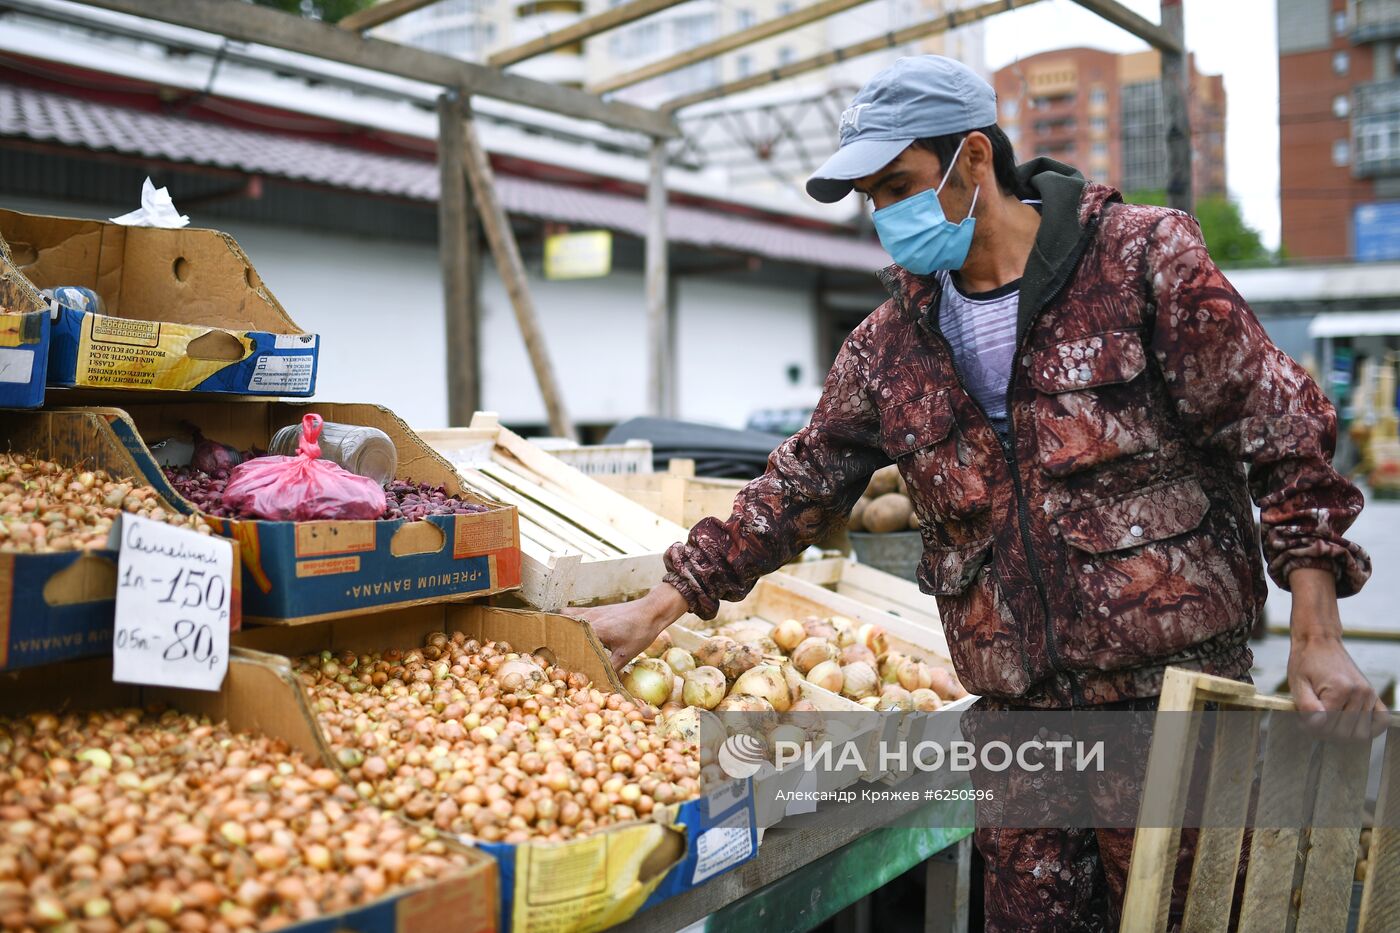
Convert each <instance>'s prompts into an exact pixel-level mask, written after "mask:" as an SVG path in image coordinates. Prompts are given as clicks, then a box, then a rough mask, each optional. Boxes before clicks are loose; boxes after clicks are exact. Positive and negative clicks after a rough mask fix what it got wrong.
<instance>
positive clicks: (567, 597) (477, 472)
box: [419, 412, 685, 611]
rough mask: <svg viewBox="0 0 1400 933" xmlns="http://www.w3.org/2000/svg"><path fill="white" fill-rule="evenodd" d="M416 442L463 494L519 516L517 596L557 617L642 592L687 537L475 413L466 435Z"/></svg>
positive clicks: (427, 434)
mask: <svg viewBox="0 0 1400 933" xmlns="http://www.w3.org/2000/svg"><path fill="white" fill-rule="evenodd" d="M419 436H420V437H422V438H423V440H424V441H426V442H427V443H428V444H430V445H431V446H432V447H434V448H435V449H436V450H438V451H439V452H440V453H442V454H443V455H444V456H445V457H447V459H448V460H450V461H452V463H453V464H454V465H455V466H456V467H457V472H458V473H459V474H461V476H462V479H463V481H464V482H465V483H466V485H468V486H470V487H471V488H472V489H474V490H475V491H477V492H479V493H481V494H482V495H485V496H487V497H489V498H492V499H495V500H497V501H499V502H505V503H508V504H510V505H514V506H515V507H516V509H517V510H518V512H519V515H520V550H521V554H522V557H523V567H522V582H521V596H522V598H523V599H524V600H525V602H527V603H528V604H529V605H530V606H532V607H534V608H536V609H542V610H546V611H557V610H559V609H562V608H563V607H565V606H580V605H587V604H589V603H596V602H602V601H608V600H617V599H621V598H624V597H628V596H635V595H639V594H641V593H644V592H646V591H647V590H648V589H650V588H651V587H652V586H655V585H656V584H657V583H659V582H661V577H662V576H663V575H664V573H665V571H664V567H663V565H662V561H661V556H662V554H663V552H664V551H665V550H666V548H667V547H669V546H670V545H671V544H673V543H674V542H676V541H679V540H681V539H682V538H684V537H685V529H683V528H681V527H680V526H679V525H676V524H674V523H672V522H669V521H667V520H665V519H664V518H662V517H660V516H658V515H656V514H654V513H652V512H649V511H647V510H646V509H644V508H642V507H641V506H639V505H637V504H636V503H635V502H633V501H631V500H630V499H628V498H627V497H626V496H624V495H622V494H620V493H617V492H614V491H613V490H611V489H609V488H608V487H606V486H604V485H603V484H602V483H599V482H598V481H597V480H596V479H593V478H592V477H589V476H585V475H584V474H583V473H581V472H579V471H578V470H576V469H574V468H573V467H570V466H568V465H566V464H564V463H563V462H562V461H560V460H559V459H557V458H555V457H553V456H551V455H550V454H549V453H548V452H546V451H545V450H543V449H542V448H540V447H537V446H535V445H534V444H532V443H530V442H529V441H527V440H525V439H524V438H522V437H520V436H519V435H518V434H515V433H514V432H513V431H510V430H509V429H507V428H505V427H503V426H502V425H501V423H500V421H499V420H498V419H497V418H496V416H495V415H494V414H492V413H490V412H477V414H476V415H475V417H473V418H472V423H471V427H468V428H445V429H439V430H431V431H421V432H419Z"/></svg>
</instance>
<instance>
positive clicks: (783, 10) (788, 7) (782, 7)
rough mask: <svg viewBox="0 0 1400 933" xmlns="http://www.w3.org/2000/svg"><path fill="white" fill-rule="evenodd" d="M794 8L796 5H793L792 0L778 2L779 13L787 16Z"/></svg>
mask: <svg viewBox="0 0 1400 933" xmlns="http://www.w3.org/2000/svg"><path fill="white" fill-rule="evenodd" d="M794 9H796V7H794V6H793V4H792V0H782V2H781V3H779V4H778V15H779V16H787V15H788V14H789V13H791V12H792V11H793V10H794Z"/></svg>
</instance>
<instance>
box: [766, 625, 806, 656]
mask: <svg viewBox="0 0 1400 933" xmlns="http://www.w3.org/2000/svg"><path fill="white" fill-rule="evenodd" d="M806 637H807V630H806V629H804V628H803V627H802V623H801V622H799V621H797V620H796V619H787V620H785V621H783V622H779V623H778V625H777V626H775V627H774V629H773V641H774V643H775V644H777V646H778V648H779V649H780V650H781V651H782V652H783V653H784V654H791V653H792V651H793V649H795V648H796V647H797V646H798V645H800V644H802V641H803V639H805V638H806Z"/></svg>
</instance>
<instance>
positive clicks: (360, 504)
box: [224, 415, 386, 522]
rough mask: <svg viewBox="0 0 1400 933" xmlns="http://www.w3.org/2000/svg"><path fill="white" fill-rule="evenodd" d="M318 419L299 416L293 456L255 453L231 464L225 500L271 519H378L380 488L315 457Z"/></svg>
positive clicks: (239, 509)
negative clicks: (299, 426)
mask: <svg viewBox="0 0 1400 933" xmlns="http://www.w3.org/2000/svg"><path fill="white" fill-rule="evenodd" d="M321 424H322V420H321V416H320V415H307V416H305V417H304V418H302V419H301V443H300V444H298V445H297V455H296V456H295V457H258V458H256V459H253V460H249V461H248V462H246V463H241V464H239V465H238V466H236V467H234V468H233V472H231V473H230V474H229V478H228V485H227V486H225V487H224V505H226V506H228V507H229V508H231V509H233V510H234V511H235V512H237V513H238V514H240V515H247V516H251V517H253V518H265V519H268V520H269V521H274V522H285V521H293V522H306V521H313V520H318V519H319V520H325V519H354V518H381V517H382V516H383V515H384V510H385V507H386V502H385V500H384V487H382V486H380V485H379V484H378V483H376V482H375V481H374V480H372V479H370V478H369V477H366V476H357V475H356V474H354V473H351V472H349V471H348V470H346V469H344V468H343V467H341V466H340V465H339V464H337V463H332V462H331V461H329V460H320V459H318V458H319V457H320V456H321V448H320V447H318V446H317V444H316V438H318V437H320V436H321Z"/></svg>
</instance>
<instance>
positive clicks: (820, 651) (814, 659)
mask: <svg viewBox="0 0 1400 933" xmlns="http://www.w3.org/2000/svg"><path fill="white" fill-rule="evenodd" d="M838 654H839V652H838V650H837V648H836V646H835V645H833V644H832V643H831V642H829V641H827V640H826V639H825V638H804V639H803V640H802V642H801V644H799V645H798V646H797V648H796V650H794V651H793V653H792V663H793V665H794V666H795V667H796V668H797V669H798V670H799V671H801V672H802V673H803V674H807V673H810V672H811V670H812V668H814V667H816V666H817V665H818V664H820V663H822V662H823V661H834V660H836V658H837V657H838Z"/></svg>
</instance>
